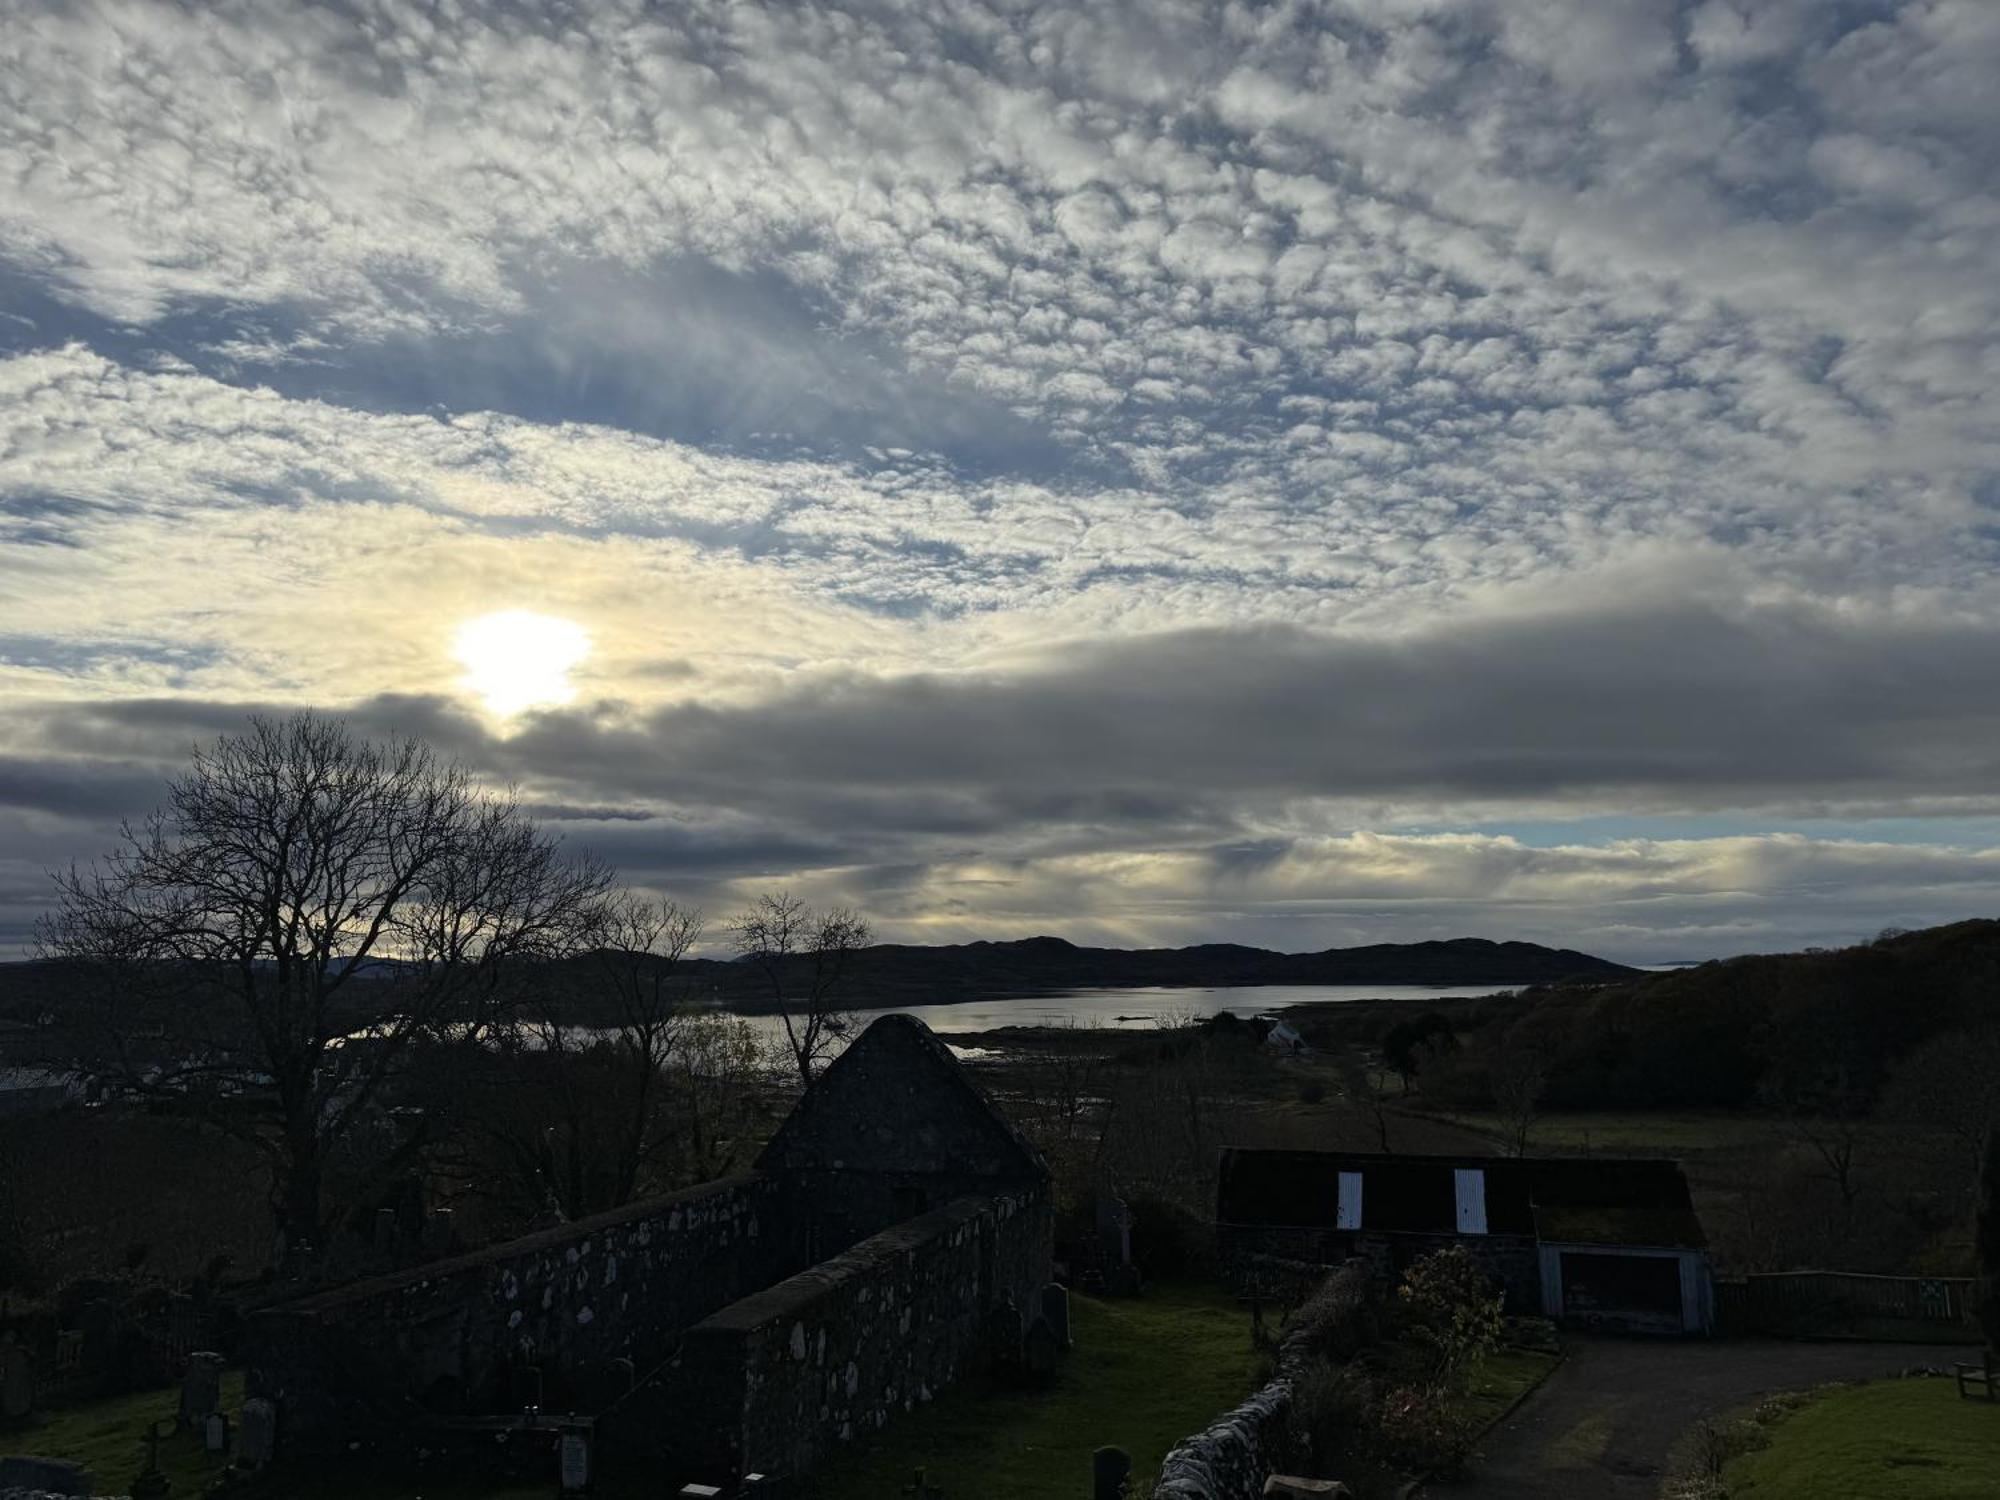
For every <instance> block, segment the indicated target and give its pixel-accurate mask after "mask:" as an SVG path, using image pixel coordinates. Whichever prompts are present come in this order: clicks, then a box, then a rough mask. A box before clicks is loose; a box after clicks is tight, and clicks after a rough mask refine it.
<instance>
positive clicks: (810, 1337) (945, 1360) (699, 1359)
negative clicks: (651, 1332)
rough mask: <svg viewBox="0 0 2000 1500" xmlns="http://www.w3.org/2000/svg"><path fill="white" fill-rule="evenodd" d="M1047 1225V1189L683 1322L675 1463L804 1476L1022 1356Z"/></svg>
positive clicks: (673, 1381)
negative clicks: (981, 1372) (972, 1374)
mask: <svg viewBox="0 0 2000 1500" xmlns="http://www.w3.org/2000/svg"><path fill="white" fill-rule="evenodd" d="M1052 1227H1053V1220H1052V1215H1051V1212H1050V1208H1049V1203H1048V1199H1047V1195H1046V1193H1044V1192H1040V1191H1036V1192H1029V1193H1018V1194H996V1195H992V1196H988V1197H983V1198H962V1199H959V1200H958V1201H956V1202H953V1203H951V1204H949V1205H947V1206H945V1207H944V1208H941V1209H937V1210H934V1211H933V1212H931V1213H928V1214H924V1215H922V1216H920V1217H918V1218H916V1219H912V1220H909V1221H907V1222H905V1223H902V1224H898V1225H896V1226H894V1227H892V1228H890V1229H887V1230H884V1231H883V1232H881V1233H879V1234H876V1235H873V1236H871V1237H870V1238H868V1239H866V1240H864V1241H862V1242H861V1243H860V1244H858V1245H855V1246H854V1247H852V1248H851V1249H849V1250H847V1251H846V1252H844V1253H843V1254H840V1255H838V1256H835V1257H834V1258H833V1259H831V1260H828V1261H825V1262H823V1263H821V1264H819V1265H817V1266H814V1267H813V1268H811V1269H810V1270H807V1271H804V1272H802V1273H800V1274H799V1275H796V1276H793V1277H791V1278H790V1279H789V1280H787V1281H784V1282H781V1283H780V1284H778V1285H777V1286H774V1287H771V1288H770V1289H769V1290H767V1291H764V1292H760V1293H758V1294H757V1295H755V1296H752V1297H748V1298H745V1299H744V1300H743V1301H741V1302H738V1303H735V1304H734V1305H732V1306H730V1307H727V1308H724V1309H722V1310H721V1311H720V1312H718V1313H716V1314H715V1315H714V1316H712V1317H710V1318H707V1319H705V1320H704V1321H702V1322H701V1323H699V1324H697V1325H696V1326H695V1327H693V1328H690V1329H689V1330H688V1332H687V1335H686V1338H685V1340H684V1342H683V1346H682V1351H681V1353H680V1355H679V1356H678V1357H677V1359H676V1362H675V1370H674V1374H673V1376H672V1377H671V1378H670V1379H669V1380H668V1381H667V1382H666V1390H665V1392H664V1407H663V1409H664V1410H668V1411H671V1412H672V1413H673V1414H674V1418H675V1422H674V1425H675V1427H676V1429H677V1430H678V1431H679V1432H680V1433H682V1434H684V1435H685V1436H686V1437H687V1438H688V1439H689V1440H690V1442H689V1444H688V1446H687V1447H686V1448H685V1449H684V1450H683V1451H682V1452H680V1453H679V1454H677V1455H676V1456H677V1457H678V1458H680V1459H681V1460H682V1465H681V1466H682V1468H683V1469H685V1470H686V1471H687V1472H689V1473H690V1474H694V1475H698V1476H701V1477H706V1478H708V1479H709V1482H711V1483H720V1482H725V1481H728V1480H731V1479H734V1478H737V1477H740V1476H741V1475H742V1474H745V1473H753V1472H754V1473H762V1474H765V1475H771V1476H779V1477H795V1476H798V1475H801V1474H804V1473H806V1472H807V1471H809V1470H810V1469H812V1468H813V1467H814V1465H815V1464H817V1463H818V1461H819V1460H820V1459H821V1458H822V1457H823V1456H824V1455H825V1454H826V1453H827V1452H828V1451H829V1450H830V1449H832V1448H833V1447H835V1446H837V1445H839V1444H841V1443H844V1442H848V1441H851V1440H853V1439H854V1438H855V1437H857V1436H859V1435H860V1434H862V1433H865V1432H870V1431H873V1430H874V1429H877V1428H880V1427H883V1426H885V1425H887V1424H888V1423H889V1422H890V1421H891V1420H893V1419H894V1417H895V1416H896V1415H897V1414H898V1413H901V1412H905V1411H908V1410H910V1409H911V1408H912V1407H915V1406H917V1405H919V1404H921V1403H923V1402H927V1401H929V1400H930V1399H931V1398H932V1396H934V1395H935V1394H936V1393H938V1392H939V1391H941V1390H943V1389H944V1388H945V1387H946V1386H948V1385H950V1384H951V1383H952V1382H953V1381H955V1380H957V1379H958V1378H959V1377H960V1376H961V1375H962V1374H963V1373H964V1372H965V1371H966V1369H967V1368H968V1367H970V1366H971V1365H974V1364H976V1363H977V1362H979V1360H980V1359H981V1358H982V1357H983V1356H984V1355H986V1354H988V1353H998V1354H999V1355H1001V1356H1002V1357H1015V1356H1016V1355H1017V1354H1018V1350H1019V1341H1020V1338H1021V1334H1022V1329H1023V1325H1024V1320H1031V1319H1032V1318H1033V1317H1034V1316H1035V1315H1036V1314H1037V1310H1038V1307H1039V1299H1040V1294H1041V1289H1042V1287H1043V1286H1044V1285H1045V1284H1046V1282H1047V1279H1048V1274H1049V1254H1050V1237H1051V1233H1052ZM996 1346H997V1347H996Z"/></svg>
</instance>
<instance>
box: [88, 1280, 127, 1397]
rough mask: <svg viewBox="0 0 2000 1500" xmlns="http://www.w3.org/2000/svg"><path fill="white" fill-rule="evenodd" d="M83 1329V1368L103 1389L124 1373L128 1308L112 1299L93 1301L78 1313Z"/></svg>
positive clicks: (114, 1383)
mask: <svg viewBox="0 0 2000 1500" xmlns="http://www.w3.org/2000/svg"><path fill="white" fill-rule="evenodd" d="M77 1323H78V1326H79V1327H80V1328H81V1329H82V1332H83V1357H82V1363H83V1368H84V1370H85V1371H86V1372H87V1373H88V1374H89V1375H90V1378H91V1380H92V1382H93V1383H94V1384H96V1385H97V1386H98V1387H99V1388H100V1389H109V1388H112V1387H115V1386H117V1385H118V1384H119V1382H120V1381H121V1380H123V1378H124V1375H125V1354H126V1344H127V1342H128V1334H129V1328H128V1326H127V1323H126V1320H125V1310H124V1309H123V1308H121V1307H120V1306H119V1305H118V1304H117V1303H115V1302H112V1301H110V1300H109V1299H103V1298H100V1299H99V1300H98V1301H96V1302H92V1303H91V1304H90V1305H89V1306H87V1307H85V1308H84V1310H83V1311H82V1312H81V1313H80V1314H79V1315H78V1317H77Z"/></svg>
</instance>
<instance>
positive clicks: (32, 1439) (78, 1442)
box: [0, 1370, 243, 1495]
mask: <svg viewBox="0 0 2000 1500" xmlns="http://www.w3.org/2000/svg"><path fill="white" fill-rule="evenodd" d="M222 1406H223V1410H225V1411H228V1412H231V1413H234V1412H236V1411H239V1410H241V1409H242V1406H243V1376H242V1374H241V1372H239V1371H234V1370H232V1371H229V1372H227V1373H225V1374H224V1375H223V1377H222ZM179 1409H180V1388H179V1387H177V1386H176V1387H174V1388H172V1389H170V1390H161V1391H145V1392H141V1393H140V1394H138V1395H133V1396H109V1397H106V1398H105V1399H104V1400H101V1401H91V1402H87V1403H85V1404H84V1405H82V1406H72V1407H68V1408H65V1409H63V1410H60V1411H55V1412H51V1413H49V1414H48V1417H47V1419H46V1420H44V1421H39V1422H37V1423H36V1424H35V1425H34V1426H31V1427H26V1428H16V1429H11V1430H9V1431H8V1432H7V1434H6V1436H5V1438H4V1439H0V1442H4V1443H5V1445H6V1451H8V1452H10V1453H32V1454H34V1455H35V1456H36V1457H38V1458H63V1459H68V1460H69V1461H70V1462H71V1463H80V1464H82V1465H83V1466H84V1467H85V1468H87V1469H89V1470H90V1473H91V1476H92V1477H93V1478H94V1479H95V1480H96V1481H97V1488H98V1489H99V1490H100V1491H106V1492H109V1493H112V1494H119V1493H122V1492H123V1491H125V1490H126V1489H128V1488H129V1487H130V1486H131V1482H132V1480H133V1478H134V1477H136V1476H137V1474H138V1473H139V1470H140V1469H141V1468H142V1467H143V1466H144V1463H145V1458H146V1429H147V1428H149V1427H150V1426H152V1424H153V1423H154V1422H155V1421H158V1420H166V1419H171V1418H172V1417H174V1416H175V1414H176V1413H177V1412H178V1411H179ZM218 1467H219V1465H217V1464H215V1463H213V1462H211V1460H210V1459H209V1457H208V1455H207V1454H206V1453H204V1452H203V1451H202V1446H201V1440H200V1439H199V1438H198V1437H197V1436H196V1435H195V1434H194V1433H191V1432H190V1433H178V1434H176V1435H175V1436H174V1437H172V1438H170V1439H168V1440H167V1441H165V1442H163V1443H161V1444H160V1471H161V1472H162V1473H163V1474H165V1475H166V1476H167V1478H168V1479H170V1480H172V1481H173V1486H174V1493H175V1494H176V1495H191V1494H197V1493H199V1492H200V1490H201V1488H202V1487H203V1486H204V1485H205V1484H206V1483H207V1481H208V1480H209V1479H210V1478H212V1477H213V1476H214V1474H215V1473H216V1470H217V1468H218Z"/></svg>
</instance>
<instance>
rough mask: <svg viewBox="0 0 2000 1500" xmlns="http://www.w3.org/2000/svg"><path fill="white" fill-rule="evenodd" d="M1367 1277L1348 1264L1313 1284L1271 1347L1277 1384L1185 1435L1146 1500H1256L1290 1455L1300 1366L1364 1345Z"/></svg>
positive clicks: (1368, 1333)
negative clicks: (1294, 1389)
mask: <svg viewBox="0 0 2000 1500" xmlns="http://www.w3.org/2000/svg"><path fill="white" fill-rule="evenodd" d="M1372 1281H1373V1274H1372V1270H1371V1267H1370V1266H1369V1264H1368V1263H1367V1262H1366V1261H1363V1260H1352V1261H1349V1262H1348V1263H1347V1264H1345V1265H1343V1266H1342V1267H1341V1268H1340V1269H1339V1270H1337V1271H1335V1272H1334V1273H1333V1274H1332V1275H1331V1276H1329V1277H1327V1278H1326V1280H1325V1281H1324V1282H1323V1283H1321V1286H1320V1289H1319V1291H1318V1292H1317V1293H1315V1295H1314V1296H1313V1298H1312V1300H1311V1301H1310V1302H1308V1303H1307V1304H1306V1306H1305V1307H1303V1308H1301V1309H1300V1312H1299V1316H1298V1318H1297V1320H1296V1322H1295V1326H1294V1327H1292V1328H1291V1329H1290V1330H1289V1331H1288V1332H1287V1334H1286V1336H1285V1339H1284V1342H1283V1343H1282V1344H1281V1345H1280V1346H1279V1349H1278V1378H1277V1379H1276V1380H1273V1381H1272V1382H1271V1383H1270V1384H1269V1385H1267V1386H1265V1387H1264V1388H1263V1389H1262V1390H1260V1391H1258V1392H1257V1393H1256V1394H1255V1395H1253V1396H1251V1397H1250V1398H1249V1399H1248V1400H1247V1401H1245V1402H1243V1404H1242V1405H1240V1406H1238V1407H1236V1408H1235V1409H1234V1410H1232V1411H1229V1412H1226V1413H1224V1414H1223V1415H1222V1416H1221V1417H1219V1418H1218V1419H1217V1420H1216V1421H1214V1422H1212V1423H1210V1424H1209V1425H1208V1426H1207V1427H1205V1428H1203V1429H1202V1430H1201V1431H1200V1432H1198V1433H1196V1434H1195V1435H1194V1436H1193V1437H1190V1438H1183V1439H1182V1440H1181V1441H1180V1442H1178V1443H1176V1444H1175V1445H1174V1446H1173V1448H1172V1449H1171V1450H1170V1451H1169V1452H1168V1454H1167V1456H1166V1458H1165V1459H1163V1460H1162V1461H1161V1463H1160V1478H1159V1482H1158V1483H1157V1484H1155V1485H1154V1487H1153V1500H1256V1497H1258V1496H1261V1495H1262V1494H1263V1493H1264V1481H1265V1479H1266V1478H1267V1477H1268V1476H1269V1475H1271V1474H1273V1473H1276V1472H1278V1471H1279V1470H1281V1469H1283V1468H1285V1467H1286V1466H1287V1464H1288V1463H1289V1462H1290V1460H1291V1459H1292V1457H1293V1456H1294V1455H1293V1453H1292V1451H1291V1434H1290V1430H1289V1429H1290V1421H1291V1414H1292V1382H1293V1380H1294V1379H1295V1378H1296V1376H1297V1375H1298V1373H1299V1371H1300V1369H1301V1368H1302V1366H1303V1364H1304V1362H1305V1361H1306V1360H1308V1359H1312V1358H1320V1357H1325V1356H1328V1355H1340V1356H1343V1357H1344V1356H1345V1355H1348V1354H1351V1353H1353V1352H1354V1351H1355V1350H1357V1349H1358V1348H1360V1347H1361V1346H1363V1345H1365V1344H1366V1343H1368V1342H1370V1341H1371V1340H1372V1339H1373V1338H1374V1336H1375V1331H1374V1319H1373V1316H1372V1312H1371V1307H1370V1299H1371V1295H1372V1290H1373V1289H1372Z"/></svg>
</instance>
